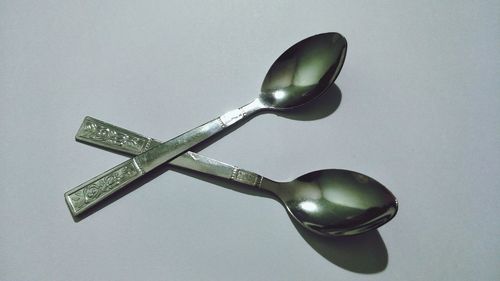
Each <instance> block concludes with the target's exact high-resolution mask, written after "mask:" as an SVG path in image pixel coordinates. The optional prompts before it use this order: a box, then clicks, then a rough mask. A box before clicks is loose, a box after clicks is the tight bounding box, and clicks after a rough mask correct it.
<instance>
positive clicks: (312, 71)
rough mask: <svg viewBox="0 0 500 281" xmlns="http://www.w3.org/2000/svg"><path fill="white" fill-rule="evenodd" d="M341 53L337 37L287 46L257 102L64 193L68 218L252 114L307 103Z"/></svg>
mask: <svg viewBox="0 0 500 281" xmlns="http://www.w3.org/2000/svg"><path fill="white" fill-rule="evenodd" d="M346 50H347V41H346V40H345V38H344V37H342V35H340V34H338V33H323V34H318V35H315V36H312V37H309V38H306V39H304V40H302V41H300V42H299V43H297V44H295V45H293V46H292V47H290V48H289V49H288V50H286V51H285V52H284V53H283V54H282V55H281V56H280V57H279V58H278V59H277V60H276V61H275V62H274V63H273V65H272V66H271V68H270V69H269V71H268V73H267V75H266V77H265V79H264V82H263V84H262V89H261V93H260V95H259V97H258V98H256V99H255V100H254V101H253V102H251V103H249V104H247V105H245V106H243V107H241V108H238V109H235V110H232V111H229V112H227V113H226V114H224V115H222V116H220V117H219V118H216V119H214V120H212V121H210V122H208V123H206V124H204V125H201V126H199V127H197V128H194V129H192V130H190V131H188V132H186V133H184V134H182V135H180V136H178V137H176V138H173V139H171V140H169V141H167V142H165V143H163V144H161V145H158V146H156V147H155V148H153V149H151V150H147V151H146V152H144V153H142V154H140V155H137V156H135V157H133V158H132V159H130V160H127V161H125V162H123V163H121V164H119V165H117V166H115V167H114V168H111V169H110V170H108V171H106V172H104V173H102V174H100V175H98V176H96V177H94V178H92V179H90V180H88V181H87V182H85V183H83V184H80V185H79V186H77V187H75V188H73V189H71V190H70V191H68V192H66V193H65V195H64V197H65V199H66V203H67V204H68V207H69V209H70V211H71V214H72V215H73V216H77V215H79V214H80V213H82V212H84V211H86V210H87V209H89V208H91V207H92V206H93V205H95V204H97V203H98V202H99V201H101V200H103V199H104V198H106V197H108V196H109V195H111V194H113V193H114V192H116V191H118V190H119V189H121V188H123V187H124V186H126V185H127V184H129V183H130V182H132V181H134V180H136V179H138V178H140V177H141V176H142V175H144V174H146V173H148V172H150V171H151V170H153V169H154V168H156V167H158V166H159V165H161V164H163V163H166V162H168V161H170V160H171V159H173V158H175V157H176V156H178V155H180V154H181V153H183V152H185V151H187V150H188V149H190V148H191V147H193V146H195V145H197V144H199V143H201V142H202V141H204V140H206V139H207V138H209V137H211V136H213V135H214V134H216V133H218V132H221V131H223V130H224V129H226V128H227V127H229V126H231V125H233V124H235V123H236V122H238V121H241V120H243V119H245V118H248V117H249V116H251V115H253V114H255V113H257V112H260V111H263V110H268V111H280V110H287V109H292V108H295V107H297V106H300V105H302V104H304V103H307V102H309V101H310V100H312V99H313V98H315V97H317V96H319V95H320V94H321V93H323V92H324V91H325V90H326V89H327V88H328V87H329V86H330V85H331V84H332V83H333V81H334V80H335V78H336V77H337V75H338V74H339V72H340V69H341V68H342V65H343V62H344V59H345V54H346ZM146 145H148V144H146ZM97 189H98V190H99V192H98V193H95V194H94V192H92V191H95V190H97ZM89 195H90V196H89ZM80 200H82V201H80Z"/></svg>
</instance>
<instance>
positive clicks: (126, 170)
mask: <svg viewBox="0 0 500 281" xmlns="http://www.w3.org/2000/svg"><path fill="white" fill-rule="evenodd" d="M260 109H262V104H261V103H260V100H259V99H256V100H255V101H254V102H252V103H250V104H248V105H246V106H244V107H242V108H239V109H235V110H232V111H229V112H227V113H226V114H224V115H222V116H220V117H219V118H216V119H214V120H212V121H210V122H208V123H205V124H203V125H201V126H199V127H196V128H194V129H192V130H190V131H188V132H186V133H184V134H182V135H180V136H178V137H175V138H173V139H171V140H169V141H167V142H164V143H162V144H160V145H157V146H155V147H154V148H152V149H150V150H147V151H145V152H143V153H141V154H139V155H137V156H135V157H133V158H132V159H129V160H127V161H125V162H123V163H121V164H119V165H117V166H115V167H114V168H111V169H110V170H108V171H106V172H104V173H102V174H100V175H98V176H96V177H94V178H92V179H90V180H88V181H86V182H84V183H82V184H80V185H79V186H77V187H75V188H73V189H71V190H69V191H67V192H66V193H65V194H64V197H65V199H66V203H67V204H68V207H69V210H70V212H71V214H72V215H73V216H77V215H79V214H81V213H83V212H85V211H86V210H88V209H89V208H91V207H92V206H94V205H95V204H97V203H98V202H100V201H102V200H103V199H104V198H106V197H108V196H110V195H111V194H113V193H115V192H117V191H118V190H120V189H122V188H123V187H125V186H126V185H127V184H129V183H130V182H132V181H134V180H136V179H138V178H140V177H142V176H143V175H144V174H146V173H148V172H150V171H151V170H153V169H154V168H156V167H158V166H160V165H161V164H163V163H166V162H168V161H170V160H171V159H173V158H175V157H176V156H178V155H180V154H182V153H183V152H185V151H187V150H188V149H190V148H191V147H193V146H195V145H197V144H199V143H201V142H203V141H205V140H206V139H208V138H209V137H211V136H213V135H215V134H217V133H219V132H221V131H222V130H224V129H225V128H227V127H229V126H231V125H233V124H235V123H236V122H238V121H240V120H242V119H244V118H245V116H250V115H251V114H253V113H255V112H257V111H258V110H260Z"/></svg>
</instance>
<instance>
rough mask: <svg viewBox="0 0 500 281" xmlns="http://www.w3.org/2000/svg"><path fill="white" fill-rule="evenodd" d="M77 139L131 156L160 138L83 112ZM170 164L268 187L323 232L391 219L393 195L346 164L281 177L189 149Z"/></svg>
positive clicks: (350, 230) (354, 230) (344, 231)
mask: <svg viewBox="0 0 500 281" xmlns="http://www.w3.org/2000/svg"><path fill="white" fill-rule="evenodd" d="M76 139H77V140H79V141H81V142H85V143H90V144H93V145H95V146H99V147H104V148H107V149H109V150H114V151H119V152H125V153H127V154H129V155H131V156H133V155H138V154H140V153H141V152H142V151H143V150H144V149H145V144H147V143H149V144H150V147H155V146H158V145H160V143H161V142H159V141H157V140H154V139H152V138H148V137H144V136H142V135H140V134H137V133H135V132H132V131H129V130H126V129H123V128H120V127H117V126H115V125H111V124H109V123H106V122H103V121H100V120H97V119H95V118H92V117H85V119H84V121H83V123H82V126H81V127H80V130H78V132H77V134H76ZM169 164H170V165H172V166H176V167H181V168H185V169H188V170H192V171H197V172H200V173H203V174H207V175H212V176H216V177H220V178H225V179H229V180H232V181H234V182H238V183H242V184H244V185H246V186H250V187H253V188H257V189H259V190H261V191H267V192H269V193H271V194H273V195H274V197H275V198H277V199H278V201H280V202H281V203H282V204H283V205H284V206H285V209H286V211H287V212H288V213H289V214H290V215H291V217H293V218H294V219H295V220H296V221H297V222H299V223H300V224H301V225H302V226H304V227H305V228H306V229H308V230H310V231H313V232H315V233H319V234H322V235H331V236H341V235H354V234H360V233H363V232H366V231H369V230H372V229H375V228H377V227H379V226H381V225H383V224H385V223H386V222H388V221H389V220H391V219H392V218H393V217H394V216H395V214H396V212H397V209H398V204H397V201H396V198H395V197H394V195H392V193H391V192H390V191H389V190H388V189H387V188H386V187H385V186H383V185H382V184H381V183H379V182H377V181H376V180H374V179H372V178H370V177H368V176H365V175H363V174H360V173H357V172H353V171H348V170H339V169H329V170H320V171H314V172H311V173H308V174H306V175H303V176H300V177H299V178H297V179H295V180H293V181H290V182H283V183H280V182H275V181H272V180H270V179H267V178H265V177H263V176H260V175H258V174H256V173H253V172H250V171H247V170H243V169H239V168H237V167H235V166H232V165H229V164H226V163H222V162H220V161H218V160H215V159H211V158H208V157H206V156H203V155H200V154H197V153H194V152H191V151H188V152H186V153H184V154H181V155H180V156H178V157H177V158H174V159H173V160H171V161H170V162H169ZM97 192H99V191H97Z"/></svg>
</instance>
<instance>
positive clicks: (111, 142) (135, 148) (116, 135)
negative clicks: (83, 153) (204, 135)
mask: <svg viewBox="0 0 500 281" xmlns="http://www.w3.org/2000/svg"><path fill="white" fill-rule="evenodd" d="M75 138H76V139H77V140H78V141H81V142H84V143H90V144H92V145H95V146H98V147H102V148H106V149H109V150H113V151H119V152H125V153H127V154H129V155H130V156H134V155H138V154H141V153H142V152H144V151H146V150H147V149H151V148H153V147H155V146H157V145H159V144H161V142H160V141H158V140H155V139H153V138H148V137H145V136H143V135H141V134H138V133H136V132H133V131H130V130H127V129H124V128H121V127H118V126H115V125H112V124H109V123H106V122H104V121H101V120H98V119H95V118H92V117H90V116H87V117H85V119H84V120H83V122H82V125H81V126H80V129H79V130H78V132H77V133H76V136H75ZM169 165H172V166H176V167H180V168H184V169H188V170H192V171H197V172H200V173H203V174H208V175H212V176H217V177H220V178H225V179H230V180H233V181H236V182H239V183H243V184H246V185H249V186H254V187H260V184H261V182H262V178H263V177H262V176H260V175H258V174H256V173H253V172H249V171H246V170H243V169H239V168H238V167H236V166H233V165H230V164H226V163H223V162H221V161H218V160H215V159H212V158H209V157H206V156H203V155H200V154H198V153H195V152H191V151H188V152H185V153H184V154H181V155H179V156H177V157H176V158H174V159H172V160H170V162H169Z"/></svg>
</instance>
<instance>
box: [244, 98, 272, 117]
mask: <svg viewBox="0 0 500 281" xmlns="http://www.w3.org/2000/svg"><path fill="white" fill-rule="evenodd" d="M266 108H267V106H266V105H265V104H264V103H263V102H262V101H261V100H260V98H256V99H254V100H253V101H252V102H251V103H249V104H246V105H244V106H242V107H240V108H239V110H241V112H243V115H245V116H250V115H253V114H256V113H258V112H260V111H262V110H264V109H266Z"/></svg>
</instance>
